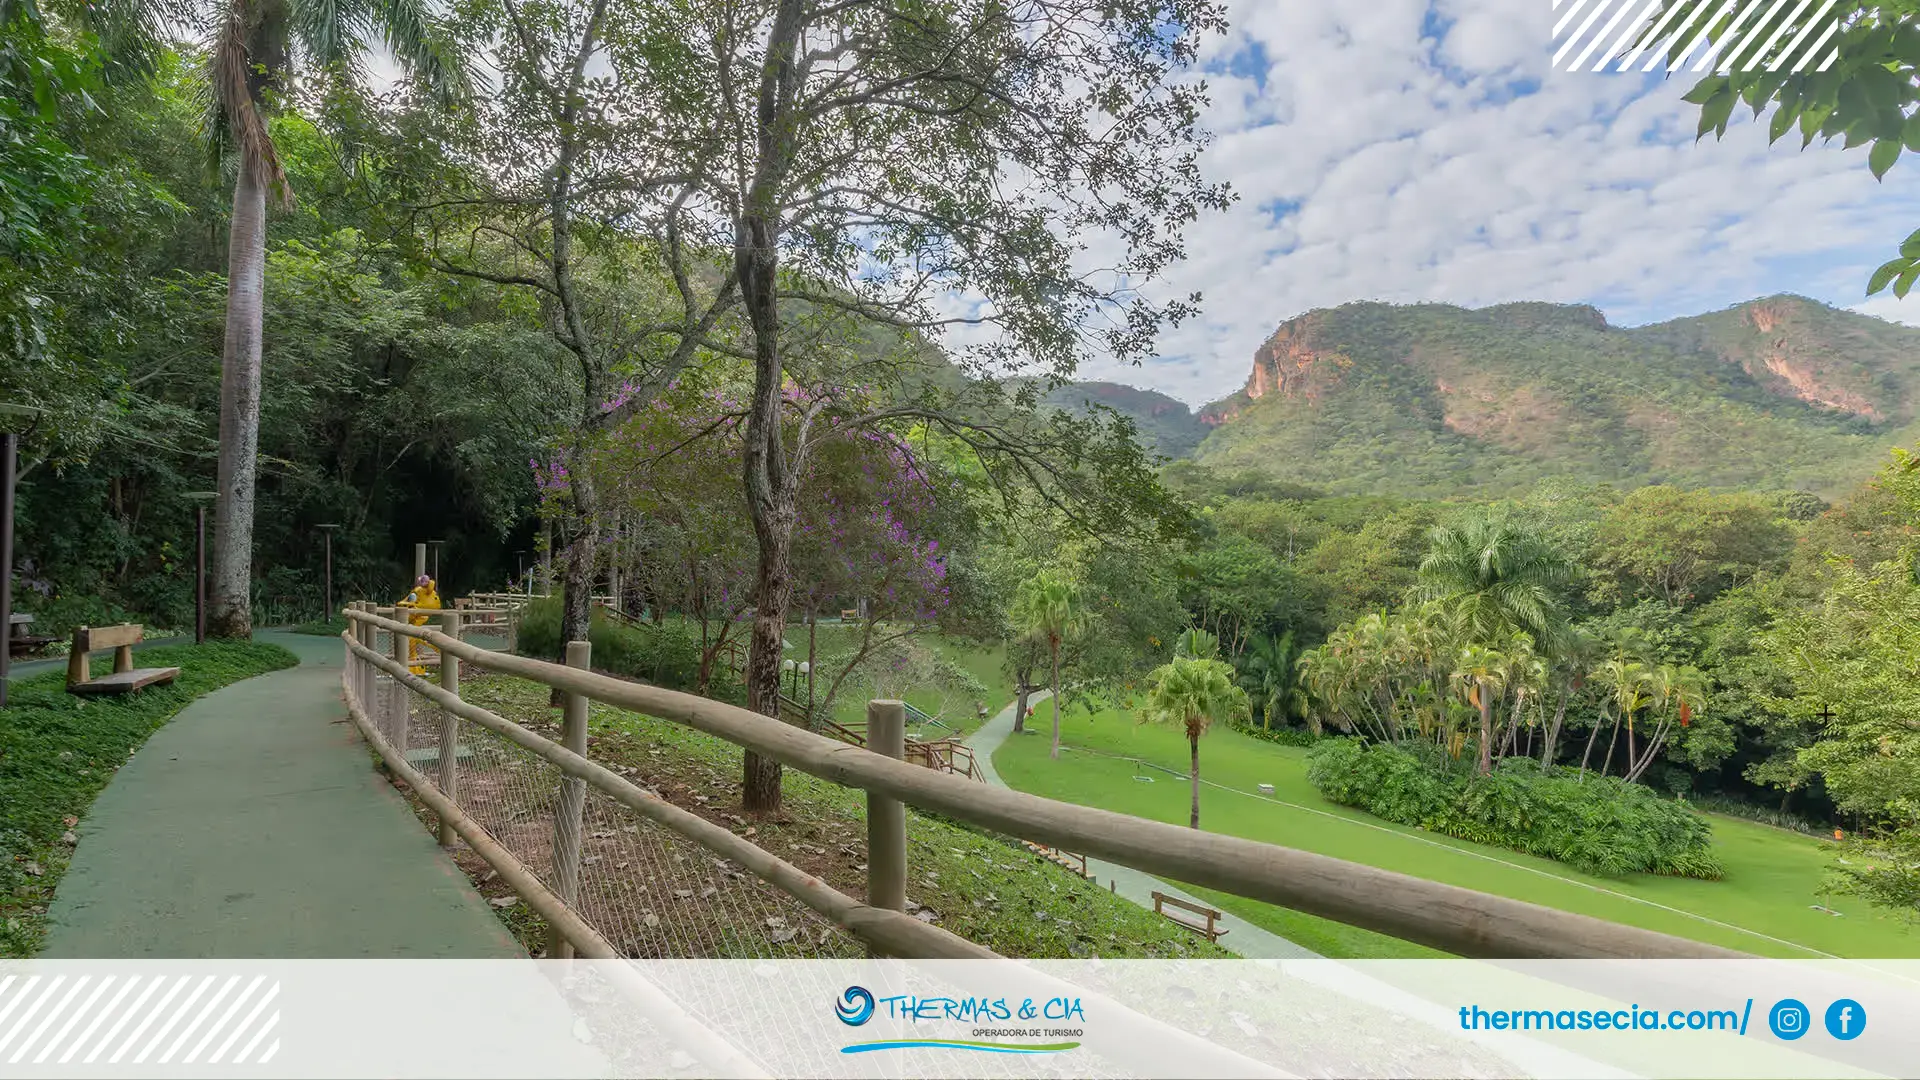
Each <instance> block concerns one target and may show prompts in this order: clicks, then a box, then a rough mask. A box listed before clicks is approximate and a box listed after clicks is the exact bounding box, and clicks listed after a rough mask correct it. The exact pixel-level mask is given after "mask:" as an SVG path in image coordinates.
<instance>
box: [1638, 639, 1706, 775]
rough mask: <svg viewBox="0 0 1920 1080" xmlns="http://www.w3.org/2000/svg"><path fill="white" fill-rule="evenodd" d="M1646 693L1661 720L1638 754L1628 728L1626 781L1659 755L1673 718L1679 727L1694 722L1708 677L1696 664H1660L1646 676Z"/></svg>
mask: <svg viewBox="0 0 1920 1080" xmlns="http://www.w3.org/2000/svg"><path fill="white" fill-rule="evenodd" d="M1647 696H1648V704H1649V705H1650V707H1651V708H1653V709H1656V710H1658V711H1659V713H1660V723H1659V724H1658V725H1656V726H1655V728H1654V730H1653V733H1652V734H1650V735H1648V736H1647V743H1646V747H1645V748H1644V749H1643V750H1642V751H1641V752H1640V753H1639V754H1638V755H1637V756H1636V755H1635V754H1634V752H1633V743H1632V732H1631V730H1629V732H1628V743H1627V747H1628V748H1627V771H1626V773H1625V776H1626V778H1627V780H1629V781H1634V780H1638V779H1640V777H1641V775H1642V774H1644V773H1645V772H1646V771H1647V767H1648V766H1650V765H1652V764H1653V761H1654V759H1655V758H1657V757H1659V756H1660V750H1661V748H1662V747H1663V746H1665V745H1666V741H1667V737H1668V736H1669V735H1671V734H1672V733H1673V725H1674V722H1675V721H1678V722H1679V724H1680V726H1681V727H1688V726H1690V725H1691V724H1692V723H1693V718H1694V717H1696V716H1698V715H1700V711H1701V708H1702V707H1703V706H1704V705H1705V704H1706V700H1707V677H1706V676H1705V675H1703V674H1702V673H1701V672H1700V671H1699V670H1697V669H1695V668H1691V667H1680V668H1676V667H1673V666H1672V665H1669V664H1662V665H1661V666H1660V667H1658V668H1655V669H1654V670H1653V671H1652V672H1651V673H1650V674H1649V675H1648V677H1647Z"/></svg>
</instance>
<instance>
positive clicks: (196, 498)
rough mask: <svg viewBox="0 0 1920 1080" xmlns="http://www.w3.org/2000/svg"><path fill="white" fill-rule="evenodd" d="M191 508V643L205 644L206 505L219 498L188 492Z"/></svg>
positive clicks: (206, 492)
mask: <svg viewBox="0 0 1920 1080" xmlns="http://www.w3.org/2000/svg"><path fill="white" fill-rule="evenodd" d="M186 497H187V498H189V499H192V500H193V502H194V507H193V528H194V534H193V643H194V644H195V645H205V644H206V643H207V503H209V502H211V501H213V500H214V499H217V498H219V497H220V493H219V492H217V491H189V492H187V496H186Z"/></svg>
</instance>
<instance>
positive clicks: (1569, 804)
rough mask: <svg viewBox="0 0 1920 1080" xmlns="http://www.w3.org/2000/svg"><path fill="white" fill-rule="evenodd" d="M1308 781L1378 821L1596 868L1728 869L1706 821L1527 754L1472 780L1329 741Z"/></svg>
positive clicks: (1674, 804)
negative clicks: (1716, 850)
mask: <svg viewBox="0 0 1920 1080" xmlns="http://www.w3.org/2000/svg"><path fill="white" fill-rule="evenodd" d="M1307 780H1308V782H1310V783H1311V784H1313V786H1314V787H1315V788H1318V789H1319V791H1320V793H1321V794H1323V795H1325V796H1326V797H1327V798H1329V799H1331V800H1333V801H1334V802H1337V803H1340V804H1341V805H1343V806H1352V807H1355V808H1357V809H1360V810H1365V811H1366V812H1367V813H1370V814H1372V815H1374V816H1375V817H1379V818H1384V819H1386V820H1388V821H1393V822H1397V823H1399V824H1402V825H1412V826H1415V827H1417V828H1422V829H1427V830H1430V831H1432V832H1437V833H1441V834H1444V835H1446V836H1452V837H1457V838H1459V839H1462V840H1472V841H1474V842H1476V843H1482V844H1489V845H1493V846H1496V847H1504V848H1508V849H1510V850H1513V851H1520V852H1525V853H1527V854H1529V855H1539V856H1541V857H1543V858H1548V859H1554V860H1557V861H1559V862H1564V863H1566V864H1567V865H1569V866H1572V867H1575V868H1576V869H1580V870H1584V871H1587V872H1589V873H1595V874H1605V875H1620V874H1628V873H1634V872H1644V873H1651V874H1669V875H1674V876H1679V877H1696V878H1709V879H1717V878H1719V877H1720V874H1721V870H1720V864H1719V862H1718V861H1717V860H1716V859H1715V858H1714V856H1713V852H1712V844H1713V830H1712V828H1711V827H1710V826H1709V825H1708V824H1707V822H1706V820H1705V819H1704V818H1702V817H1701V816H1700V815H1698V814H1696V813H1694V812H1693V811H1692V810H1691V809H1689V808H1688V807H1687V805H1686V804H1685V803H1683V802H1679V801H1675V800H1668V799H1663V798H1661V797H1660V796H1659V795H1657V794H1655V793H1654V792H1653V791H1652V790H1651V789H1649V788H1646V787H1642V786H1641V785H1638V784H1629V783H1627V782H1625V781H1623V780H1620V779H1618V778H1616V777H1600V776H1593V775H1591V774H1589V775H1587V776H1586V777H1580V776H1578V775H1577V774H1575V773H1574V772H1573V771H1572V770H1569V769H1553V770H1548V771H1545V772H1543V771H1541V769H1540V767H1539V765H1538V764H1536V763H1535V762H1533V761H1531V760H1524V759H1509V760H1507V761H1503V762H1501V763H1500V766H1499V768H1497V769H1495V770H1494V772H1493V774H1492V775H1490V776H1475V775H1473V774H1471V773H1469V772H1462V771H1460V770H1459V769H1457V768H1452V767H1450V766H1449V763H1448V762H1447V761H1446V760H1445V759H1435V760H1428V759H1426V758H1424V757H1423V756H1422V755H1421V754H1420V753H1419V752H1417V751H1415V750H1412V749H1410V748H1406V747H1396V746H1378V745H1374V746H1367V745H1363V744H1362V743H1360V742H1358V741H1357V740H1353V739H1331V740H1325V741H1323V742H1321V743H1320V744H1319V745H1318V746H1316V747H1314V748H1313V750H1312V751H1310V752H1309V753H1308V755H1307Z"/></svg>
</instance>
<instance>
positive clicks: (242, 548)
mask: <svg viewBox="0 0 1920 1080" xmlns="http://www.w3.org/2000/svg"><path fill="white" fill-rule="evenodd" d="M261 168H262V166H261V164H260V163H259V162H256V161H250V160H247V158H246V156H244V155H243V157H242V161H241V164H240V178H239V180H238V181H236V182H235V184H234V186H233V224H232V229H231V232H230V234H229V237H228V241H227V334H226V343H225V345H224V347H223V349H222V351H221V354H220V456H219V465H218V470H217V471H218V481H217V483H218V486H219V496H218V499H217V501H216V502H215V504H214V512H213V583H212V584H213V589H212V592H213V595H212V597H211V598H210V599H209V602H208V609H209V610H208V613H207V634H208V636H210V637H221V638H245V637H251V636H252V635H253V587H252V586H253V494H254V479H255V476H256V475H257V467H258V460H259V450H260V343H261V320H262V318H263V316H264V314H265V310H264V308H265V300H266V297H265V290H266V276H267V186H266V183H265V181H264V178H263V177H262V176H261V175H260V170H261Z"/></svg>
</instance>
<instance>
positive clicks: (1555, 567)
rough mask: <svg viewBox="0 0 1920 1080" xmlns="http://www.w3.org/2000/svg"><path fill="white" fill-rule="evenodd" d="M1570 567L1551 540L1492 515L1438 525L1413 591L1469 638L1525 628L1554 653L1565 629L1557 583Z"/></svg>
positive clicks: (1500, 637) (1499, 637)
mask: <svg viewBox="0 0 1920 1080" xmlns="http://www.w3.org/2000/svg"><path fill="white" fill-rule="evenodd" d="M1570 574H1571V568H1570V567H1569V566H1568V564H1567V560H1566V558H1565V557H1564V556H1562V555H1561V554H1560V553H1559V552H1558V551H1557V550H1555V549H1554V547H1553V546H1552V545H1551V544H1549V543H1548V542H1547V541H1546V540H1544V539H1542V538H1541V537H1540V536H1538V535H1537V534H1535V533H1533V532H1531V531H1529V530H1527V529H1525V528H1523V527H1522V526H1520V525H1518V524H1516V523H1515V522H1513V521H1511V520H1509V519H1508V518H1506V517H1505V516H1503V515H1500V514H1490V515H1486V516H1480V517H1471V518H1467V519H1465V520H1463V521H1459V522H1456V523H1454V524H1451V525H1440V526H1436V527H1435V528H1434V530H1433V531H1432V533H1430V534H1429V547H1428V549H1427V554H1426V557H1425V558H1423V559H1421V561H1420V571H1419V578H1418V581H1417V583H1416V584H1415V586H1414V594H1415V598H1416V599H1418V600H1423V601H1426V602H1429V603H1432V604H1434V605H1436V606H1437V607H1439V608H1440V609H1441V610H1443V611H1444V612H1445V613H1446V614H1447V615H1448V616H1449V618H1450V619H1451V620H1452V621H1453V622H1454V624H1455V625H1456V626H1457V627H1458V629H1459V631H1460V632H1461V635H1462V636H1463V637H1466V638H1468V639H1470V640H1473V641H1478V642H1481V643H1483V644H1488V645H1492V644H1496V643H1503V642H1505V641H1507V640H1509V639H1510V638H1512V636H1513V635H1514V634H1516V633H1524V634H1526V635H1527V636H1528V637H1530V638H1532V639H1533V642H1534V645H1535V647H1536V648H1538V649H1539V650H1540V651H1541V652H1543V653H1545V654H1547V655H1549V656H1552V655H1555V654H1556V653H1557V651H1558V649H1559V646H1560V642H1561V639H1562V638H1563V637H1564V636H1565V632H1566V614H1565V612H1564V611H1563V609H1562V607H1561V603H1560V597H1559V589H1560V587H1561V586H1562V585H1563V584H1565V583H1566V581H1567V579H1568V577H1569V576H1570Z"/></svg>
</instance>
